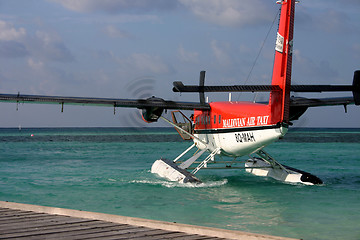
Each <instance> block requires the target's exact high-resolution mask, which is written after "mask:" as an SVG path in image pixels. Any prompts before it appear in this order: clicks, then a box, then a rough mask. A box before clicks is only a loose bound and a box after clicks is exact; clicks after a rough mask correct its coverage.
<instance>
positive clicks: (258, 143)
mask: <svg viewBox="0 0 360 240" xmlns="http://www.w3.org/2000/svg"><path fill="white" fill-rule="evenodd" d="M276 3H277V4H280V5H281V13H280V19H279V27H278V32H277V35H276V43H275V58H274V66H273V75H272V79H271V85H234V86H205V85H204V82H205V72H204V71H202V72H200V82H199V85H198V86H194V85H184V84H183V83H182V82H174V83H173V85H174V88H173V91H174V92H196V93H199V96H200V102H175V101H169V100H164V99H161V98H156V97H151V98H148V99H114V98H89V97H86V98H85V97H62V96H40V95H22V94H20V93H18V94H0V101H2V102H16V103H17V104H18V103H24V102H31V103H59V104H61V111H63V107H64V105H65V104H81V105H97V106H99V105H100V106H111V107H113V108H114V112H115V108H116V107H128V108H138V109H141V110H142V118H143V120H144V121H146V122H148V123H151V122H156V121H157V120H158V119H159V118H161V119H163V120H164V121H166V122H168V123H169V124H171V125H172V126H174V127H175V128H176V130H177V131H178V132H179V133H180V135H181V136H182V137H183V138H184V139H185V140H193V141H194V144H193V145H192V146H191V147H189V148H188V149H186V150H185V151H184V152H183V153H181V154H180V155H179V156H178V157H176V158H175V159H174V160H166V159H160V160H156V161H155V162H154V164H153V165H152V168H151V171H152V172H153V173H156V174H158V175H159V176H161V177H165V178H167V179H169V180H171V181H179V182H184V183H186V182H200V180H199V179H197V178H196V177H195V176H194V174H196V173H197V171H199V170H200V169H218V168H219V167H215V168H214V167H210V165H211V164H212V163H213V164H215V165H216V164H219V163H220V164H223V168H225V169H229V168H232V169H234V168H240V167H236V166H235V165H236V164H237V163H239V162H240V161H239V160H238V158H239V157H242V156H249V159H248V160H246V161H245V162H242V164H244V165H243V166H242V167H241V168H245V169H246V171H247V172H250V173H252V174H255V175H258V176H267V177H272V178H275V179H278V180H281V181H285V182H290V183H302V184H321V183H322V181H321V180H320V179H319V178H318V177H316V176H314V175H312V174H310V173H306V172H303V171H300V170H297V169H294V168H291V167H288V166H285V165H282V164H280V163H279V162H277V161H276V160H275V159H274V158H273V157H271V156H270V155H269V154H268V153H266V152H265V151H264V149H263V148H264V147H265V146H267V145H269V144H271V143H273V142H274V141H276V140H278V139H279V138H281V137H283V136H284V135H285V134H286V133H287V130H288V127H289V125H291V121H294V120H297V119H298V118H299V117H300V116H301V115H302V114H303V113H304V112H305V111H306V110H307V109H308V108H309V107H319V106H330V105H343V106H344V107H345V110H346V106H347V105H349V104H355V105H360V71H359V70H358V71H355V73H354V79H353V84H352V85H292V84H291V68H292V47H293V31H294V14H295V4H296V3H297V1H296V0H279V1H277V2H276ZM244 91H245V92H246V91H247V92H264V91H265V92H270V95H269V101H268V102H267V103H254V102H237V101H231V99H229V101H224V102H212V103H206V102H205V95H204V93H205V92H244ZM335 91H350V92H352V94H353V96H351V97H334V98H316V99H314V98H304V97H301V98H300V97H297V98H294V97H290V92H335ZM167 109H173V110H177V111H173V112H172V118H173V119H172V121H170V120H168V119H166V118H164V117H162V113H163V111H164V110H167ZM179 110H194V114H193V116H192V117H190V118H191V120H190V119H189V118H187V117H186V116H185V115H184V114H183V113H182V112H180V111H179ZM176 115H178V116H179V115H180V118H179V117H176ZM179 119H182V120H181V121H179ZM192 149H198V150H197V152H196V153H194V154H193V155H192V156H191V157H189V158H188V159H186V160H181V159H182V158H184V157H185V156H186V154H187V153H188V152H189V151H190V150H192ZM205 153H207V154H208V155H207V156H206V158H205V159H203V160H201V161H199V163H198V164H197V160H198V159H201V156H202V155H204V154H205ZM255 155H256V156H255ZM223 157H227V158H229V157H230V158H232V160H231V161H226V160H223V159H222V158H223ZM217 158H220V161H219V160H217ZM193 164H197V165H196V167H194V168H193V169H194V170H193V171H192V172H191V173H190V172H188V170H190V169H191V168H192V167H191V166H192V165H193Z"/></svg>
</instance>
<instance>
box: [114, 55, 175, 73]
mask: <svg viewBox="0 0 360 240" xmlns="http://www.w3.org/2000/svg"><path fill="white" fill-rule="evenodd" d="M117 61H118V63H119V64H120V69H123V70H125V71H126V72H128V71H129V69H134V71H135V72H138V73H139V72H142V73H143V74H149V73H154V74H165V73H169V72H171V71H172V70H171V69H172V68H171V66H170V65H168V64H166V63H165V62H164V61H163V60H162V59H161V58H160V57H159V56H151V55H149V54H145V53H133V54H131V55H130V56H129V57H128V58H126V59H118V60H117Z"/></svg>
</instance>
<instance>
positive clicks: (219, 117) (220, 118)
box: [219, 115, 221, 124]
mask: <svg viewBox="0 0 360 240" xmlns="http://www.w3.org/2000/svg"><path fill="white" fill-rule="evenodd" d="M220 123H221V115H219V124H220Z"/></svg>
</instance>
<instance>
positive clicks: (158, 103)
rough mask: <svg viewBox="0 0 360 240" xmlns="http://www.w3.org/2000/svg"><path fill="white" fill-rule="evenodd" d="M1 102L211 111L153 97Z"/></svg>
mask: <svg viewBox="0 0 360 240" xmlns="http://www.w3.org/2000/svg"><path fill="white" fill-rule="evenodd" d="M0 101H1V102H18V103H25V102H27V103H55V104H56V103H58V104H74V105H96V106H110V107H128V108H140V109H142V108H148V107H161V108H164V109H180V110H194V109H199V110H209V109H210V106H209V104H207V103H205V104H200V103H196V102H175V101H169V100H164V99H161V98H156V97H151V98H148V99H119V98H89V97H63V96H43V95H23V94H0Z"/></svg>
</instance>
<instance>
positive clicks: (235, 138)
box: [194, 127, 288, 157]
mask: <svg viewBox="0 0 360 240" xmlns="http://www.w3.org/2000/svg"><path fill="white" fill-rule="evenodd" d="M287 130H288V129H287V128H286V127H276V128H269V129H255V130H249V129H246V131H241V128H237V129H227V131H223V130H222V131H221V132H220V131H219V133H216V130H213V131H211V133H206V132H205V133H201V132H200V133H195V134H194V136H196V137H197V138H198V139H196V138H194V143H195V144H196V146H197V147H198V148H199V149H208V151H210V152H212V151H214V150H215V149H216V148H220V149H221V151H219V154H221V155H226V156H230V157H240V156H244V155H248V154H251V153H253V152H255V151H257V150H259V149H262V148H263V147H265V146H267V145H269V144H271V143H273V142H275V141H276V140H278V139H279V138H280V137H282V136H284V135H285V134H286V133H287ZM199 140H201V141H199ZM205 143H206V144H205Z"/></svg>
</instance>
